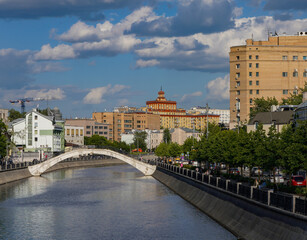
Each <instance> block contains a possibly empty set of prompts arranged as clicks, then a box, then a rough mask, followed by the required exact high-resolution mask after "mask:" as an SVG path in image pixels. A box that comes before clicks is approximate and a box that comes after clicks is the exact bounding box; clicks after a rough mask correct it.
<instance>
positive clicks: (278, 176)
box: [270, 174, 285, 183]
mask: <svg viewBox="0 0 307 240" xmlns="http://www.w3.org/2000/svg"><path fill="white" fill-rule="evenodd" d="M270 182H271V183H274V176H273V175H271V176H270ZM284 182H285V179H284V177H283V176H282V175H281V174H276V175H275V183H284Z"/></svg>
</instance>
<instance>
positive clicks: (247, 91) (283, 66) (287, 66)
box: [229, 33, 307, 128]
mask: <svg viewBox="0 0 307 240" xmlns="http://www.w3.org/2000/svg"><path fill="white" fill-rule="evenodd" d="M229 63H230V128H233V127H234V126H235V125H237V124H238V123H240V122H243V123H244V122H248V120H249V113H250V109H251V108H252V107H253V99H255V98H261V97H264V98H267V97H276V99H277V100H278V101H280V100H282V98H287V97H289V96H290V93H292V94H297V90H298V89H299V88H302V87H304V83H305V82H306V81H307V35H306V34H305V33H299V34H298V35H295V36H278V35H275V36H269V38H268V41H254V40H253V39H247V40H246V44H245V45H241V46H233V47H231V48H230V53H229Z"/></svg>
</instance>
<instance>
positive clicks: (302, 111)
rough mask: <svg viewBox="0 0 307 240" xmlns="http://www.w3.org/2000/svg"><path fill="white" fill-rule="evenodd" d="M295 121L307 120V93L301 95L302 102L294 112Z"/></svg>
mask: <svg viewBox="0 0 307 240" xmlns="http://www.w3.org/2000/svg"><path fill="white" fill-rule="evenodd" d="M295 120H299V121H306V120H307V92H304V93H303V102H302V103H301V104H300V105H298V106H297V108H296V110H295Z"/></svg>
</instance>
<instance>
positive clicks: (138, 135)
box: [133, 131, 147, 151]
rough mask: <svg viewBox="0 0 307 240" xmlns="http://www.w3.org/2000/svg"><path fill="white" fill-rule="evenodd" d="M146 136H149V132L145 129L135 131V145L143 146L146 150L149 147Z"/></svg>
mask: <svg viewBox="0 0 307 240" xmlns="http://www.w3.org/2000/svg"><path fill="white" fill-rule="evenodd" d="M146 138H147V132H145V131H141V132H137V131H136V132H134V137H133V144H134V146H136V147H138V148H141V149H142V150H143V151H146V149H147V144H146Z"/></svg>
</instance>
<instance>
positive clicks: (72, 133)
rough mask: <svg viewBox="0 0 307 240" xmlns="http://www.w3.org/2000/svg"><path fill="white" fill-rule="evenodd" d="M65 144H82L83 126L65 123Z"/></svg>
mask: <svg viewBox="0 0 307 240" xmlns="http://www.w3.org/2000/svg"><path fill="white" fill-rule="evenodd" d="M65 140H66V144H73V145H79V146H83V145H84V127H80V126H72V125H69V124H65Z"/></svg>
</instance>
